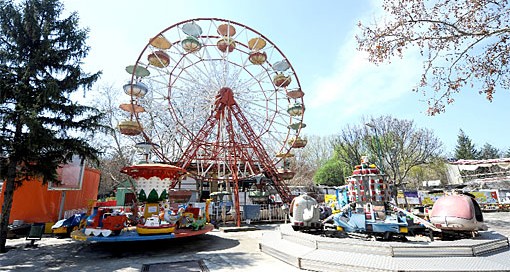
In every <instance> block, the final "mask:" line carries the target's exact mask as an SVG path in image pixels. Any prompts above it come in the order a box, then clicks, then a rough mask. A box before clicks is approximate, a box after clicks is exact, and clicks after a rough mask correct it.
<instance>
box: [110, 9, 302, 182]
mask: <svg viewBox="0 0 510 272" xmlns="http://www.w3.org/2000/svg"><path fill="white" fill-rule="evenodd" d="M126 71H127V72H128V73H129V74H130V75H131V78H130V81H129V82H128V83H127V84H126V85H124V91H125V93H126V94H127V95H129V96H130V102H129V103H125V104H122V105H121V108H122V109H124V110H125V111H126V112H128V114H129V119H127V120H125V121H123V122H121V123H120V124H119V128H120V129H121V133H123V134H126V135H132V136H134V135H142V136H143V138H144V141H145V142H147V143H149V144H151V145H153V147H154V153H155V154H156V155H157V157H158V158H159V159H160V160H161V161H163V162H165V163H171V164H176V165H178V166H181V167H183V168H186V169H187V170H188V172H191V173H194V175H195V176H196V177H199V178H202V179H204V180H221V179H228V178H236V179H241V178H246V177H250V176H254V175H259V174H265V175H266V176H269V177H270V178H272V179H273V180H275V179H276V181H275V182H276V183H278V181H281V180H284V179H289V178H292V176H293V173H292V172H291V171H289V170H288V164H287V160H288V158H289V157H291V156H292V152H291V149H293V148H302V147H304V146H305V145H306V140H305V139H302V138H300V134H301V129H302V128H304V127H305V123H303V116H304V111H305V107H304V102H303V96H304V92H303V91H302V90H301V86H300V83H299V79H298V77H297V74H296V72H295V71H294V68H293V67H292V65H291V64H290V62H289V60H288V59H287V58H286V57H285V55H284V54H283V52H282V51H281V50H280V49H279V48H278V47H277V46H276V45H275V44H274V43H273V42H271V41H270V40H269V39H268V38H267V37H265V36H264V35H262V34H260V33H259V32H257V31H256V30H254V29H252V28H250V27H248V26H245V25H243V24H240V23H236V22H233V21H230V20H225V19H218V18H199V19H192V20H186V21H182V22H179V23H177V24H174V25H172V26H170V27H168V28H166V29H164V30H162V31H161V32H159V33H157V34H156V35H154V36H152V37H151V38H149V39H148V43H147V45H146V46H145V47H144V48H143V50H142V52H141V53H140V55H139V56H138V59H137V60H136V63H135V64H134V65H130V66H128V67H126ZM277 187H278V185H277ZM280 189H282V188H280Z"/></svg>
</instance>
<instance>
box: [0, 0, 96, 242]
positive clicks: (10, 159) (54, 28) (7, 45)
mask: <svg viewBox="0 0 510 272" xmlns="http://www.w3.org/2000/svg"><path fill="white" fill-rule="evenodd" d="M16 3H19V2H18V1H16V2H14V1H8V0H6V1H4V0H0V10H2V12H0V170H1V171H0V178H2V179H4V187H5V192H4V202H3V205H2V217H1V225H0V226H1V244H0V251H2V252H5V241H6V240H5V239H6V236H7V225H8V223H9V216H10V211H11V207H12V200H13V195H14V189H15V186H17V185H20V184H21V183H22V182H23V181H24V180H27V178H28V177H41V179H42V180H43V182H48V181H52V182H58V180H57V173H56V170H57V168H58V166H59V165H61V164H64V163H67V162H68V161H69V160H70V159H71V158H72V155H79V156H81V157H82V158H85V157H86V158H89V159H93V160H95V159H97V153H98V150H97V149H96V148H94V147H92V146H91V145H90V144H89V142H88V140H87V139H88V138H90V137H91V136H92V134H95V133H97V132H98V131H101V129H103V128H104V127H103V126H102V125H100V123H99V120H100V118H101V114H100V113H99V112H98V111H97V110H96V109H94V108H92V107H88V106H83V105H80V104H78V103H76V102H74V101H72V100H71V98H70V96H71V94H72V93H74V92H76V91H78V90H80V89H84V90H86V89H89V88H90V87H91V86H92V84H93V83H94V82H95V81H96V80H97V79H98V78H99V75H100V73H99V72H98V73H95V74H87V73H85V72H83V71H82V69H81V67H80V65H81V63H82V62H81V60H82V59H83V58H84V57H86V56H87V54H88V50H89V48H88V47H87V46H86V44H85V40H86V38H87V30H84V29H80V28H79V27H78V16H77V14H76V13H72V14H71V15H70V16H69V17H67V18H63V19H61V18H60V17H61V14H62V11H63V6H62V5H61V4H60V3H59V2H58V1H57V0H26V1H23V2H21V3H19V4H16Z"/></svg>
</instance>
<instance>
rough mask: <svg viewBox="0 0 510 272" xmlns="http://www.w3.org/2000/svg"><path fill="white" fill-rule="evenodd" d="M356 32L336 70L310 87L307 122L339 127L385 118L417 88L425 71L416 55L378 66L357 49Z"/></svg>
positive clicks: (410, 53)
mask: <svg viewBox="0 0 510 272" xmlns="http://www.w3.org/2000/svg"><path fill="white" fill-rule="evenodd" d="M355 30H357V29H354V30H353V32H352V33H351V35H349V37H351V38H349V39H348V40H347V41H346V42H345V43H343V44H342V45H341V46H340V47H339V48H338V52H339V53H338V57H337V58H336V65H335V69H334V70H333V71H332V72H331V73H330V74H328V75H325V76H323V77H319V78H316V79H315V80H314V82H313V83H312V84H311V88H310V90H311V95H307V101H306V104H307V116H306V119H307V120H308V121H307V122H312V123H313V122H319V123H320V122H321V120H329V121H330V122H333V123H335V124H339V123H347V122H352V121H353V119H354V120H356V119H358V118H360V117H361V116H363V115H377V114H384V113H383V112H382V111H384V105H386V104H390V103H396V102H397V101H398V100H399V99H401V98H402V97H404V96H406V95H409V93H411V90H412V88H413V87H414V86H415V85H416V84H417V82H418V80H419V77H420V74H421V71H422V64H421V60H420V56H419V54H418V53H417V52H414V51H408V52H407V54H406V56H405V58H404V59H394V60H392V62H391V63H388V64H381V65H378V66H377V65H375V64H373V63H370V62H369V61H368V58H367V54H366V53H365V52H361V51H358V50H357V49H356V46H357V44H356V40H355V38H354V31H355ZM415 101H416V100H415ZM416 102H417V101H416ZM325 118H327V119H325ZM328 133H332V132H328Z"/></svg>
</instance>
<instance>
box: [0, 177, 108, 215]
mask: <svg viewBox="0 0 510 272" xmlns="http://www.w3.org/2000/svg"><path fill="white" fill-rule="evenodd" d="M99 178H100V172H99V171H98V170H96V169H91V168H86V169H85V172H84V174H83V184H82V188H81V190H68V191H66V196H65V202H64V208H63V211H68V210H74V209H86V208H88V205H89V203H90V202H91V201H96V200H97V192H98V188H99ZM4 190H5V186H2V194H1V195H0V205H2V204H3V202H4ZM62 194H63V191H59V190H48V184H45V185H43V184H42V182H41V180H40V179H33V180H28V181H25V182H23V185H21V186H20V187H18V188H16V190H15V191H14V198H13V203H12V209H11V215H10V217H9V223H12V222H13V221H14V220H22V221H24V222H25V223H47V222H56V221H57V220H58V219H59V218H58V215H59V211H60V202H61V200H62ZM0 207H1V206H0Z"/></svg>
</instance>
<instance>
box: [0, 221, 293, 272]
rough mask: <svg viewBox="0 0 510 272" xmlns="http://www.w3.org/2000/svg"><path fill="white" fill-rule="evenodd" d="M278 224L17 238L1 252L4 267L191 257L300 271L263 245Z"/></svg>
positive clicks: (63, 267) (135, 264)
mask: <svg viewBox="0 0 510 272" xmlns="http://www.w3.org/2000/svg"><path fill="white" fill-rule="evenodd" d="M277 226H278V225H264V226H258V228H259V230H256V231H247V232H221V231H219V230H214V231H212V232H209V233H207V234H204V235H202V236H198V237H190V238H183V239H173V240H168V242H166V244H161V242H159V243H154V242H152V243H123V244H114V245H113V244H112V245H107V246H105V245H91V244H84V243H82V242H77V241H73V240H71V239H57V238H51V237H47V238H43V240H41V241H38V242H37V243H36V244H38V247H37V248H34V249H32V248H25V247H24V245H26V244H28V241H26V240H24V239H12V240H8V242H7V245H8V246H10V247H11V250H9V251H8V252H7V253H5V254H0V271H140V270H141V268H142V265H143V264H153V263H163V262H178V261H188V260H202V261H203V263H204V264H205V266H207V268H208V269H209V271H233V270H236V271H237V270H238V271H263V270H266V271H286V272H291V271H299V270H298V269H297V268H295V267H293V266H291V265H288V264H286V263H284V262H281V261H279V260H277V259H275V258H273V257H271V256H268V255H266V254H264V253H262V252H260V250H259V248H258V242H259V241H260V239H261V237H262V235H263V234H264V233H266V232H268V231H273V230H274V229H275V228H276V227H277ZM148 271H153V269H152V268H151V270H148ZM157 271H168V269H161V270H157ZM173 271H174V272H178V271H195V270H189V269H188V270H175V269H173Z"/></svg>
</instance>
